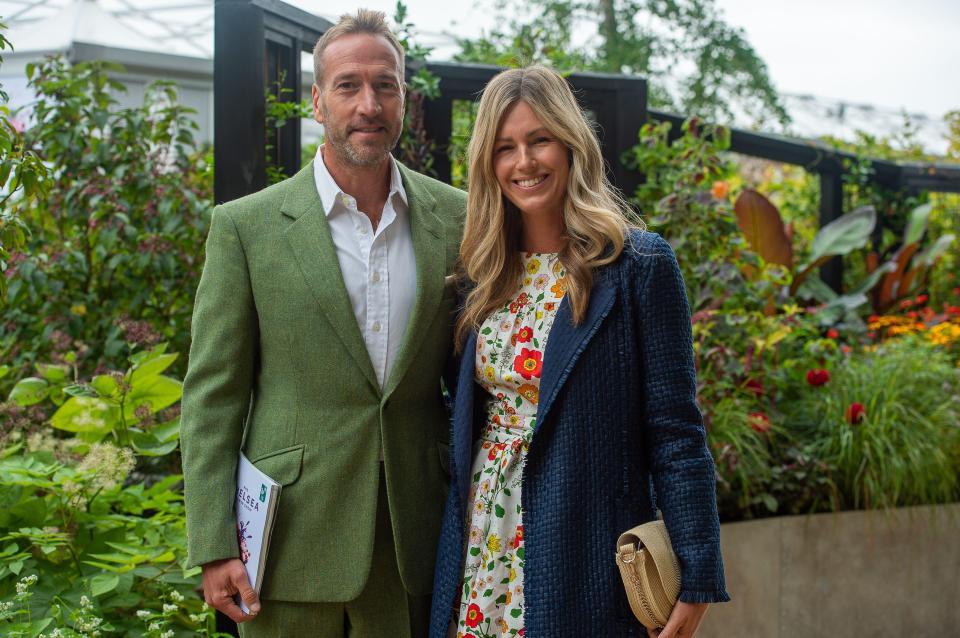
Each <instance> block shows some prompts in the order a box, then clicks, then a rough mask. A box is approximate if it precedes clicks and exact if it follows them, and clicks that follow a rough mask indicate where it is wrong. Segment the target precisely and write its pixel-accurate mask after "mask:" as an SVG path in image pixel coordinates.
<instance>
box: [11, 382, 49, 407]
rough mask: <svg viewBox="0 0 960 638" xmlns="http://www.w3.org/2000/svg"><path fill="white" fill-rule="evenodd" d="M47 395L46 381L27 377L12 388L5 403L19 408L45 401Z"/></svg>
mask: <svg viewBox="0 0 960 638" xmlns="http://www.w3.org/2000/svg"><path fill="white" fill-rule="evenodd" d="M49 393H50V384H48V383H47V382H46V381H44V380H43V379H39V378H37V377H27V378H25V379H20V381H18V382H17V385H15V386H13V390H11V391H10V396H9V397H7V401H12V402H14V403H16V404H17V405H21V406H28V405H34V404H35V403H40V402H41V401H43V400H44V399H46V398H47V395H48V394H49Z"/></svg>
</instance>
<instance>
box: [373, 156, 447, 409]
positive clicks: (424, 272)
mask: <svg viewBox="0 0 960 638" xmlns="http://www.w3.org/2000/svg"><path fill="white" fill-rule="evenodd" d="M400 173H401V175H402V177H403V188H404V190H405V191H406V193H407V202H408V206H409V212H410V235H411V238H412V239H413V255H414V259H415V260H416V262H417V291H416V298H415V300H414V302H413V311H412V312H411V313H410V320H409V323H408V324H407V332H406V334H405V335H404V338H403V343H402V345H401V346H400V351H399V353H397V360H396V361H394V363H393V369H392V370H391V371H390V378H389V379H387V383H386V388H385V391H384V397H389V396H390V394H391V393H392V392H393V391H394V390H395V389H396V387H397V385H398V384H399V383H400V380H401V379H403V377H404V375H405V374H407V371H408V370H409V368H410V365H411V364H412V363H413V361H414V360H415V359H416V357H417V353H418V352H419V351H420V344H421V343H422V342H423V337H424V335H425V333H426V328H427V327H428V326H429V324H430V322H431V321H432V320H433V316H434V314H435V313H436V312H437V306H438V305H439V302H440V295H441V294H442V293H443V278H444V275H446V273H445V272H444V266H445V264H444V262H445V259H446V257H445V256H446V245H445V238H444V232H443V225H442V224H441V223H440V220H439V219H438V218H437V216H436V214H435V212H434V209H435V208H436V205H437V201H436V199H434V197H433V195H431V194H430V192H429V191H428V190H426V189H425V188H423V186H422V185H420V184H419V183H418V182H417V181H416V180H414V179H411V175H410V173H409V171H408V169H407V168H405V167H404V166H403V165H400ZM437 383H438V384H439V383H440V380H439V379H437Z"/></svg>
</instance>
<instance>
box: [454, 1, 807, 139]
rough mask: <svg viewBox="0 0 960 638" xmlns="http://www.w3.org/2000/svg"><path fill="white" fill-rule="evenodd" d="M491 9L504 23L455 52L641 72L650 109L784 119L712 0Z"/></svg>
mask: <svg viewBox="0 0 960 638" xmlns="http://www.w3.org/2000/svg"><path fill="white" fill-rule="evenodd" d="M498 7H499V18H500V19H499V20H498V23H499V24H501V25H503V26H501V27H498V28H496V29H494V30H493V31H492V32H490V33H487V34H484V36H482V37H480V38H477V39H473V40H461V42H460V47H461V51H460V53H459V54H458V56H457V59H458V60H463V61H466V62H483V63H487V64H499V65H502V66H526V65H529V64H531V63H542V64H547V65H550V66H553V67H555V68H557V69H559V70H562V71H573V70H577V71H603V72H610V73H629V74H636V75H642V76H644V77H648V78H650V79H651V85H650V96H649V97H650V104H651V106H653V107H654V108H663V109H668V110H673V111H682V112H688V113H696V114H698V115H700V116H701V117H705V118H707V119H711V120H714V121H721V120H730V119H733V117H734V113H735V112H737V111H740V112H745V113H747V114H748V115H749V116H750V117H752V118H753V120H754V121H755V122H756V123H758V124H759V123H764V122H767V121H771V120H772V121H775V122H779V123H780V124H783V125H786V124H787V123H788V122H789V116H788V115H787V112H786V110H785V109H784V108H783V105H782V104H781V103H780V98H779V96H778V94H777V92H776V90H775V88H774V87H773V84H772V82H771V81H770V78H769V74H768V71H767V68H766V65H765V64H764V63H763V61H762V60H761V59H760V57H759V56H758V55H757V53H756V51H754V50H753V47H751V46H750V44H749V43H748V42H747V40H746V38H745V36H744V34H743V31H742V30H741V29H738V28H735V27H733V26H731V25H729V24H727V22H726V21H725V20H724V19H723V16H722V14H721V12H720V11H719V10H718V9H717V7H716V4H715V2H714V0H672V1H670V2H660V1H654V0H590V1H585V0H534V1H533V2H527V3H522V2H517V1H516V0H502V1H501V2H499V3H498ZM580 27H583V30H586V29H588V28H591V27H592V28H595V30H596V31H595V34H596V35H595V37H593V38H591V39H590V40H588V41H587V42H585V43H582V44H581V43H580V42H579V41H575V38H574V34H575V33H579V32H580V31H581V29H580ZM687 68H690V69H692V71H691V72H690V73H689V74H685V75H680V74H679V73H678V70H681V69H687Z"/></svg>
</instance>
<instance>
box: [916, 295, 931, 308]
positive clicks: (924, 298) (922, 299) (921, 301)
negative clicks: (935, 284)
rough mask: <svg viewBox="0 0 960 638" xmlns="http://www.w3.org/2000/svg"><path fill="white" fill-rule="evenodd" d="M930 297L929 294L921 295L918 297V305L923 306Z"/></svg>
mask: <svg viewBox="0 0 960 638" xmlns="http://www.w3.org/2000/svg"><path fill="white" fill-rule="evenodd" d="M928 299H930V297H929V296H928V295H920V296H919V297H917V299H916V301H917V304H918V305H920V306H922V305H923V304H925V303H927V300H928Z"/></svg>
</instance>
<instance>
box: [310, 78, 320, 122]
mask: <svg viewBox="0 0 960 638" xmlns="http://www.w3.org/2000/svg"><path fill="white" fill-rule="evenodd" d="M310 95H311V97H312V102H313V119H315V120H316V121H317V122H319V123H320V124H323V109H322V108H320V87H319V86H318V85H317V83H316V82H314V83H313V86H312V87H311V88H310Z"/></svg>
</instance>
